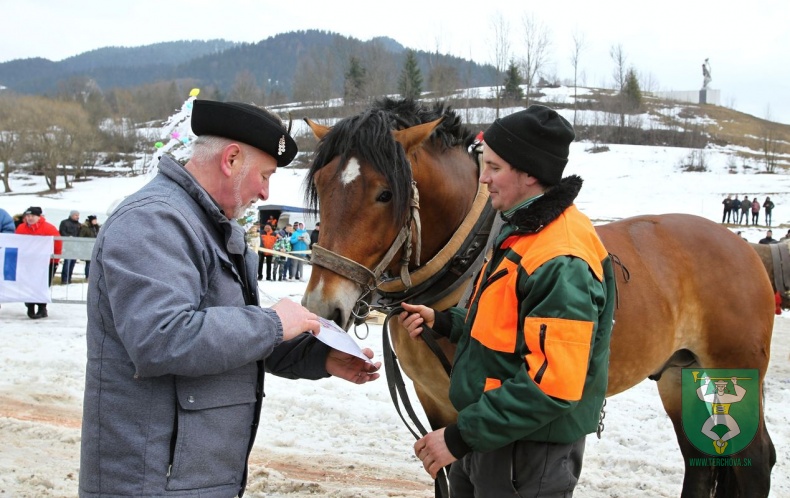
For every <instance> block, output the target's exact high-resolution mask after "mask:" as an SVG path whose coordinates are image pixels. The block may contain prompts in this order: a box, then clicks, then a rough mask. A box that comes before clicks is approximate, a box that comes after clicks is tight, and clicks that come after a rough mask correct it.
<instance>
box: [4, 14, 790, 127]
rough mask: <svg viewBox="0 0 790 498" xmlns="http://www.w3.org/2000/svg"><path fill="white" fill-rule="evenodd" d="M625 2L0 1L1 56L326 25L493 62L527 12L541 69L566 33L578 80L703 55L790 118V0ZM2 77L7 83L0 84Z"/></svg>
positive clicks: (748, 103) (740, 96)
mask: <svg viewBox="0 0 790 498" xmlns="http://www.w3.org/2000/svg"><path fill="white" fill-rule="evenodd" d="M651 5H652V7H648V6H647V4H646V3H642V2H633V1H625V0H598V1H595V2H588V1H584V2H583V1H574V2H569V1H563V0H553V1H547V2H543V3H535V2H524V1H523V0H521V1H514V0H502V1H500V2H484V1H469V0H451V1H444V0H434V1H430V0H419V1H417V0H397V1H394V2H391V3H390V2H363V1H349V0H335V1H334V2H333V1H326V0H322V1H317V0H282V1H279V2H272V1H270V0H223V1H220V2H217V1H205V0H192V1H185V0H170V1H167V0H157V1H154V0H128V1H125V2H121V1H110V0H104V1H95V0H77V1H71V2H65V1H62V0H0V12H3V14H4V15H3V18H4V22H3V27H2V29H0V62H5V61H8V60H13V59H19V58H28V57H44V58H47V59H50V60H53V61H58V60H62V59H64V58H67V57H70V56H73V55H77V54H80V53H83V52H86V51H89V50H92V49H96V48H101V47H106V46H128V47H131V46H139V45H147V44H151V43H157V42H163V41H174V40H195V39H212V38H223V39H226V40H230V41H239V42H250V43H252V42H258V41H261V40H264V39H266V38H269V37H271V36H274V35H276V34H278V33H284V32H288V31H294V30H305V29H321V30H326V31H331V32H336V33H340V34H343V35H346V36H352V37H355V38H359V39H361V40H368V39H370V38H372V37H375V36H389V37H391V38H393V39H395V40H397V41H398V42H400V43H401V44H403V45H404V46H406V47H409V48H414V49H419V50H429V51H434V50H437V49H438V50H439V51H440V52H442V53H451V54H454V55H457V56H460V57H463V58H466V59H473V60H475V61H476V62H480V63H486V62H488V63H491V62H493V53H494V46H493V43H492V41H493V38H494V36H493V27H492V26H493V20H494V18H495V17H496V16H497V15H501V16H502V17H503V18H505V19H507V20H508V21H509V24H510V34H511V39H512V40H511V52H512V53H513V55H514V56H516V57H518V56H520V55H523V53H524V50H523V49H522V47H523V38H524V29H523V18H524V16H525V15H528V14H531V15H532V16H533V17H534V19H535V20H537V21H538V22H540V23H543V24H544V25H545V26H546V27H547V29H548V30H549V33H550V40H551V46H550V49H549V50H550V64H549V65H548V66H547V69H548V71H547V72H548V73H549V74H550V75H551V74H554V75H556V76H558V77H559V78H560V80H565V79H571V80H572V76H573V74H572V66H571V63H570V59H571V52H572V47H573V35H574V33H578V34H580V35H581V36H583V38H584V40H585V43H584V50H583V52H582V53H581V56H580V61H579V69H580V73H581V74H580V84H586V85H589V86H606V87H611V86H612V84H613V77H612V74H613V71H614V63H613V62H612V59H611V58H610V56H609V52H610V49H611V48H612V47H613V46H616V45H621V46H622V48H623V53H624V54H625V56H626V62H627V64H628V65H629V66H633V67H634V68H635V69H636V71H637V74H639V75H640V77H641V79H642V81H643V87H645V89H647V90H656V91H659V90H689V91H697V90H699V89H700V88H701V86H702V69H701V66H702V63H703V62H704V60H705V59H706V58H709V59H710V64H711V67H712V76H713V81H712V82H711V84H710V87H711V88H713V89H718V90H720V91H721V100H720V104H721V105H725V106H728V107H733V108H735V109H737V110H740V111H743V112H747V113H749V114H753V115H755V116H758V117H761V118H765V117H770V118H771V119H772V120H773V121H780V122H783V123H787V124H790V99H789V98H788V93H789V92H790V55H788V48H789V47H790V28H788V24H787V23H788V19H790V2H788V1H787V0H752V1H751V2H743V1H738V2H736V1H734V0H720V1H718V2H701V1H698V0H692V1H688V0H664V1H662V2H655V3H651ZM0 84H2V82H0Z"/></svg>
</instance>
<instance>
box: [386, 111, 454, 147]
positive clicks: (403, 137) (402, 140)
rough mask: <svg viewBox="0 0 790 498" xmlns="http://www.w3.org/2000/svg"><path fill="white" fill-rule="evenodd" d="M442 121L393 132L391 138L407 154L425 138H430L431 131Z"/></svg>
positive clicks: (438, 120) (440, 119)
mask: <svg viewBox="0 0 790 498" xmlns="http://www.w3.org/2000/svg"><path fill="white" fill-rule="evenodd" d="M442 119H444V117H441V118H439V119H437V120H435V121H431V122H428V123H423V124H421V125H417V126H412V127H411V128H406V129H405V130H394V131H393V132H392V136H393V137H394V138H395V141H396V142H398V143H399V144H401V145H402V146H403V150H405V151H406V152H408V151H410V150H411V149H413V148H414V147H417V146H418V145H420V144H421V143H423V142H424V141H425V139H426V138H428V137H430V136H431V133H433V130H434V129H436V127H437V126H439V123H441V122H442Z"/></svg>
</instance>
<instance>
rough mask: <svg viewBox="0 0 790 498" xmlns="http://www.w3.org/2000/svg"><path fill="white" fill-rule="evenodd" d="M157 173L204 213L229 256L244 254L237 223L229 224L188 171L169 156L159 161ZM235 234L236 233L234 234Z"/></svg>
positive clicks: (243, 245)
mask: <svg viewBox="0 0 790 498" xmlns="http://www.w3.org/2000/svg"><path fill="white" fill-rule="evenodd" d="M159 172H160V173H162V174H163V175H164V176H166V177H167V178H169V179H170V180H172V181H174V182H175V183H177V184H178V185H179V186H180V187H181V188H183V189H184V190H185V191H186V192H187V194H189V196H190V197H192V199H194V200H195V202H197V203H198V205H199V206H200V207H201V209H203V211H205V212H206V214H207V215H208V217H209V218H210V219H211V221H213V222H214V223H215V226H216V227H217V228H218V229H219V230H220V231H221V232H222V233H223V235H224V239H225V246H226V248H227V250H228V252H230V253H231V254H244V249H245V247H246V245H245V241H244V230H243V229H242V228H241V227H240V226H239V224H238V223H235V222H231V220H229V219H228V217H227V216H225V213H224V212H223V211H222V210H221V209H220V207H219V206H218V205H217V203H216V202H214V199H212V197H211V196H210V195H208V192H206V190H205V189H204V188H203V187H202V186H201V185H200V184H199V183H198V182H197V180H195V177H194V176H192V175H191V174H190V173H189V171H187V170H186V168H184V166H182V165H181V163H179V162H177V161H176V160H175V159H173V158H172V157H171V156H169V155H163V156H162V158H161V159H160V160H159ZM234 232H236V233H234Z"/></svg>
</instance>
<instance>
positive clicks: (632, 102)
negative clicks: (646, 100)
mask: <svg viewBox="0 0 790 498" xmlns="http://www.w3.org/2000/svg"><path fill="white" fill-rule="evenodd" d="M622 95H623V98H624V100H625V105H626V107H627V108H628V109H630V110H636V109H639V108H640V107H642V90H641V89H640V88H639V79H638V78H637V77H636V73H635V72H634V70H633V69H629V70H628V73H627V74H626V75H625V85H624V86H623V90H622Z"/></svg>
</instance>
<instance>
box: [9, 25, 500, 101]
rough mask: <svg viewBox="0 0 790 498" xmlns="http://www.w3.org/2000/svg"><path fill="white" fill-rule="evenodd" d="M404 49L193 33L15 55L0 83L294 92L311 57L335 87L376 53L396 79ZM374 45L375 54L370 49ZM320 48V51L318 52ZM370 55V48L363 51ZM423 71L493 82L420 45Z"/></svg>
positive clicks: (311, 37) (489, 74)
mask: <svg viewBox="0 0 790 498" xmlns="http://www.w3.org/2000/svg"><path fill="white" fill-rule="evenodd" d="M405 51H406V48H404V47H403V46H402V45H401V44H400V43H398V42H397V41H395V40H393V39H391V38H386V37H379V38H374V39H372V40H369V41H366V42H363V41H360V40H358V39H356V38H350V37H346V36H343V35H339V34H336V33H330V32H326V31H319V30H307V31H296V32H289V33H283V34H278V35H274V36H272V37H269V38H267V39H265V40H262V41H260V42H257V43H237V42H229V41H227V40H221V39H218V40H207V41H202V40H192V41H176V42H163V43H155V44H152V45H145V46H140V47H104V48H99V49H95V50H91V51H89V52H85V53H82V54H79V55H75V56H73V57H69V58H67V59H64V60H62V61H59V62H53V61H50V60H47V59H43V58H31V59H17V60H13V61H8V62H4V63H0V86H5V87H7V88H8V89H10V90H12V91H14V92H17V93H22V94H34V95H53V94H54V93H56V92H57V91H58V88H59V86H62V85H63V84H65V83H66V82H68V81H69V80H73V79H92V80H94V81H95V82H96V84H97V85H98V87H99V88H101V89H109V88H131V87H136V86H140V85H144V84H150V83H155V82H159V81H175V80H184V79H191V80H195V83H196V84H198V85H204V86H206V85H214V86H215V87H216V88H217V89H218V90H219V91H220V92H222V93H226V92H228V91H229V89H230V88H231V87H232V86H233V84H234V81H235V80H236V78H237V75H238V74H239V73H240V72H241V71H247V72H249V74H251V75H252V76H254V77H255V78H256V80H257V82H258V84H260V85H262V86H264V87H265V86H267V85H269V86H272V85H274V86H276V87H277V90H279V91H280V92H282V93H283V94H285V95H286V96H290V95H291V93H292V88H293V85H294V76H295V74H297V69H298V67H299V65H300V64H301V65H302V67H304V65H305V64H308V65H309V64H314V63H313V62H312V61H311V60H310V58H311V57H312V59H317V60H318V61H319V62H320V61H321V60H324V61H327V60H331V61H333V62H334V63H335V64H336V65H337V67H338V69H337V70H335V71H334V72H332V76H331V80H332V81H331V84H332V86H333V88H335V90H337V89H338V88H339V89H342V88H343V76H344V75H343V71H344V69H343V68H345V67H346V66H347V64H348V60H349V57H351V56H352V55H353V56H357V57H359V58H361V59H363V60H365V58H366V57H367V58H368V59H369V60H377V59H381V57H380V56H381V54H385V56H386V57H385V58H386V59H388V60H385V61H381V60H377V63H379V64H384V63H386V64H388V65H389V69H388V71H389V72H392V71H397V72H396V73H395V74H392V75H391V76H392V79H393V80H397V77H398V72H399V71H400V68H401V66H402V59H403V56H404V53H405ZM371 52H374V53H376V55H375V56H370V55H369V54H370V53H371ZM315 54H321V55H319V56H316V55H315ZM366 54H367V55H366ZM417 57H418V61H419V63H420V66H421V69H422V71H423V77H424V78H426V81H427V76H428V70H429V68H430V64H436V63H441V64H444V65H446V66H449V67H453V68H455V70H456V71H457V72H458V74H462V75H464V77H465V78H466V81H465V82H464V84H469V85H473V86H477V85H486V84H491V83H492V79H493V77H494V72H493V71H492V70H491V68H490V67H489V66H483V65H479V64H476V63H474V62H471V61H466V60H463V59H460V58H458V57H454V56H449V55H440V54H439V55H437V54H429V53H425V52H417Z"/></svg>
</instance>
